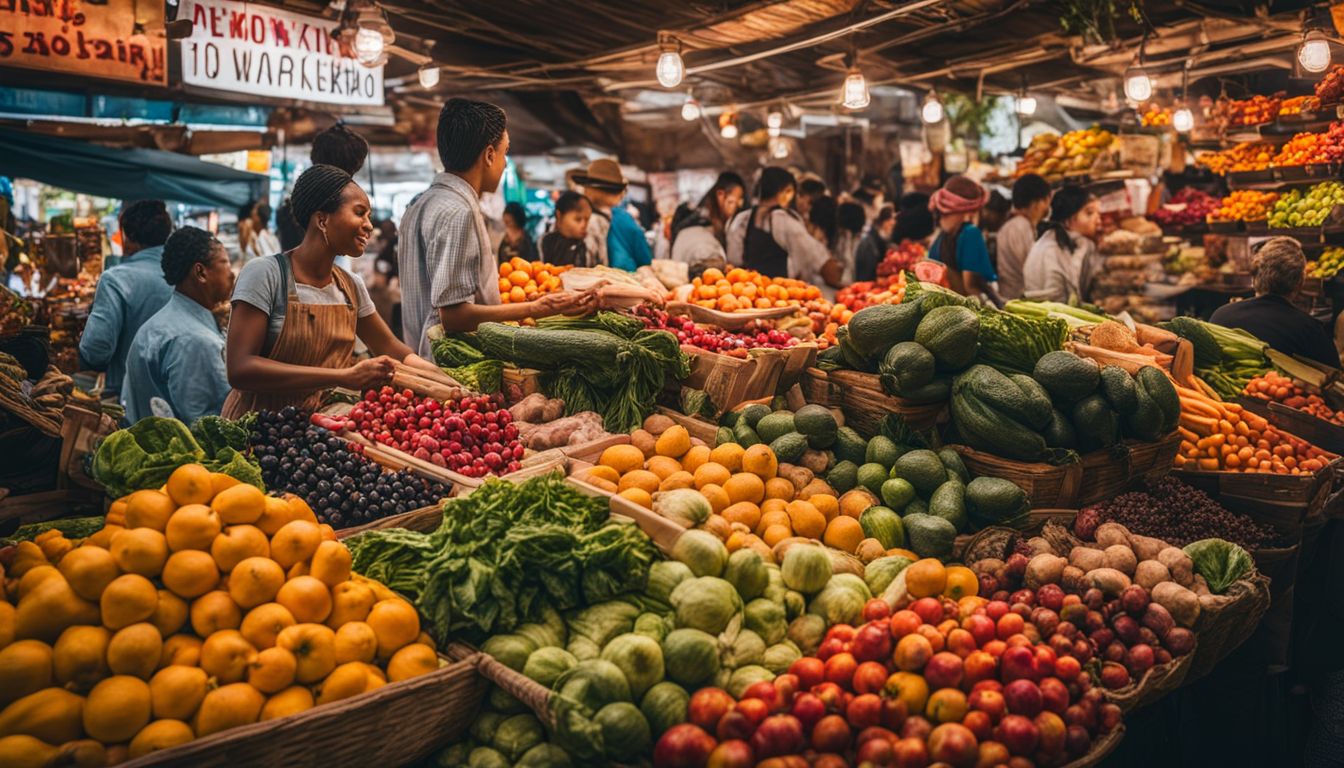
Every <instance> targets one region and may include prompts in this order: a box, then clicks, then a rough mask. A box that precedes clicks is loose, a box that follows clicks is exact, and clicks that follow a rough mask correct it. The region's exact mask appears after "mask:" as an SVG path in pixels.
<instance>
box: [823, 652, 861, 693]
mask: <svg viewBox="0 0 1344 768" xmlns="http://www.w3.org/2000/svg"><path fill="white" fill-rule="evenodd" d="M858 668H859V662H858V661H856V660H855V659H854V656H853V654H849V653H837V654H835V655H834V656H832V657H831V658H829V659H827V660H826V682H828V683H835V684H836V685H838V686H840V687H841V688H849V686H850V684H851V683H852V682H853V680H854V672H855V670H857V669H858Z"/></svg>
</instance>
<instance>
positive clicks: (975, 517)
mask: <svg viewBox="0 0 1344 768" xmlns="http://www.w3.org/2000/svg"><path fill="white" fill-rule="evenodd" d="M965 501H966V514H967V516H968V517H969V518H970V520H971V522H973V523H975V524H976V526H978V527H982V528H983V527H984V526H987V525H1002V524H1003V523H1004V522H1005V521H1008V520H1011V519H1013V518H1015V517H1018V516H1019V515H1022V514H1025V513H1026V512H1027V511H1028V510H1030V508H1031V502H1030V501H1029V500H1028V499H1027V493H1026V491H1023V490H1022V489H1021V488H1019V487H1018V486H1017V485H1016V484H1014V483H1013V482H1012V481H1011V480H1005V479H1004V478H1001V477H977V478H975V479H974V480H972V481H971V482H970V483H969V484H968V485H967V486H966V493H965Z"/></svg>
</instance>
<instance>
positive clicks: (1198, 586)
mask: <svg viewBox="0 0 1344 768" xmlns="http://www.w3.org/2000/svg"><path fill="white" fill-rule="evenodd" d="M1190 589H1191V591H1193V592H1194V593H1195V594H1196V595H1199V596H1200V597H1203V596H1205V595H1213V592H1211V591H1209V582H1207V581H1205V580H1204V577H1203V576H1200V575H1199V574H1198V573H1196V574H1195V584H1194V586H1193V587H1191V588H1190ZM1200 602H1203V601H1202V600H1201V601H1200Z"/></svg>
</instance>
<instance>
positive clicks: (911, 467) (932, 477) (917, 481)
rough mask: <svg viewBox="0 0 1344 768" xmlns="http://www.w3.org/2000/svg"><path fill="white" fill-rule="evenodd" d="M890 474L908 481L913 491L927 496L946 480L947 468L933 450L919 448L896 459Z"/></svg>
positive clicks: (924, 496)
mask: <svg viewBox="0 0 1344 768" xmlns="http://www.w3.org/2000/svg"><path fill="white" fill-rule="evenodd" d="M891 476H892V477H899V478H903V479H905V480H908V481H910V484H911V485H913V486H914V487H915V491H916V492H917V493H918V494H919V495H920V496H921V497H923V498H927V497H928V496H929V495H930V494H932V493H933V492H934V491H935V490H937V488H938V486H940V485H942V484H943V483H944V482H946V480H947V468H946V467H944V466H943V462H942V461H941V460H940V459H939V458H938V454H936V453H934V452H933V451H930V450H927V449H924V448H919V449H916V450H913V451H910V452H909V453H906V454H904V455H902V456H901V457H900V458H899V459H896V463H895V464H893V465H892V467H891Z"/></svg>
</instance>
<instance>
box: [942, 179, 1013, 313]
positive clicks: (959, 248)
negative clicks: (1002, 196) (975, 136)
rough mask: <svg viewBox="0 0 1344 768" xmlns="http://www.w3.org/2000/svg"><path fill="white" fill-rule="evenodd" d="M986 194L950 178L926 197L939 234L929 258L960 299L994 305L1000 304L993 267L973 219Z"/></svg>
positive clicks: (966, 181)
mask: <svg viewBox="0 0 1344 768" xmlns="http://www.w3.org/2000/svg"><path fill="white" fill-rule="evenodd" d="M988 199H989V193H988V192H986V191H985V188H984V187H982V186H980V185H979V184H977V183H975V182H974V181H972V180H971V179H969V178H967V177H965V176H953V177H952V178H950V179H948V180H947V183H946V184H944V185H943V187H942V189H939V190H938V191H937V192H934V193H933V195H932V196H930V198H929V210H930V211H933V215H934V217H935V218H936V219H937V220H938V230H937V231H938V235H937V237H936V238H935V239H934V241H933V247H932V248H930V249H929V258H930V259H933V260H934V261H940V262H942V263H943V264H944V265H946V266H947V284H948V286H949V287H951V288H952V290H954V291H956V292H957V293H960V294H961V295H963V296H980V295H983V296H986V297H987V298H988V299H989V300H990V301H992V302H994V304H995V305H996V306H1003V301H1002V300H1001V299H1000V298H999V295H998V293H997V292H996V291H995V290H994V285H993V283H994V281H995V280H997V279H998V275H996V274H995V273H994V265H993V264H991V263H990V260H989V248H988V247H987V246H986V245H985V235H984V233H982V232H981V231H980V228H979V227H978V226H976V224H975V222H976V216H977V214H979V213H980V209H981V208H983V207H985V201H986V200H988Z"/></svg>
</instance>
